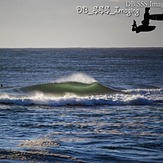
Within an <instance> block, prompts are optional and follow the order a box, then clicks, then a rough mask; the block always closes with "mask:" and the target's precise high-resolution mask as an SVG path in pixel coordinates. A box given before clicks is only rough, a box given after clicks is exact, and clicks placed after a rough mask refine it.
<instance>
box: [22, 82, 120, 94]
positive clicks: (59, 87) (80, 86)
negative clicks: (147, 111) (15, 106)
mask: <svg viewBox="0 0 163 163" xmlns="http://www.w3.org/2000/svg"><path fill="white" fill-rule="evenodd" d="M20 90H21V91H23V92H27V93H36V92H41V93H44V94H52V95H54V96H64V95H66V94H67V93H70V94H75V95H78V96H90V95H103V94H112V93H120V91H117V90H114V89H112V88H107V87H105V86H103V85H101V84H99V83H98V82H94V83H91V84H88V83H80V82H62V83H48V84H40V85H33V86H29V87H23V88H20Z"/></svg>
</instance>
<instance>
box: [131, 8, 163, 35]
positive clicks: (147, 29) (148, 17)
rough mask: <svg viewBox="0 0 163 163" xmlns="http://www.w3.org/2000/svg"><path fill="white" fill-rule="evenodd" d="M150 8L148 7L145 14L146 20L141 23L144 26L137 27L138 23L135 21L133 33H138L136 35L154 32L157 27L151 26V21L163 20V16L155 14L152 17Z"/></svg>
mask: <svg viewBox="0 0 163 163" xmlns="http://www.w3.org/2000/svg"><path fill="white" fill-rule="evenodd" d="M149 10H150V8H149V7H147V8H145V14H144V20H143V21H142V22H141V23H142V25H140V26H137V24H136V21H135V20H134V22H133V25H132V31H136V33H139V32H150V31H153V30H154V29H155V28H156V26H149V24H150V23H149V21H150V20H157V21H158V20H163V14H154V15H150V14H149Z"/></svg>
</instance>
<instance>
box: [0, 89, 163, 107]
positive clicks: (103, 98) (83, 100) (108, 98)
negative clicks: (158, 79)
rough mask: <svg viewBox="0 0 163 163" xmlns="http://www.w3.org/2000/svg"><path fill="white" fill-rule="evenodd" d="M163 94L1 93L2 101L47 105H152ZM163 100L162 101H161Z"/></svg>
mask: <svg viewBox="0 0 163 163" xmlns="http://www.w3.org/2000/svg"><path fill="white" fill-rule="evenodd" d="M161 97H162V96H160V95H159V96H156V95H148V96H147V95H142V94H107V95H92V96H84V97H79V96H77V95H74V94H66V95H65V96H63V97H55V96H50V95H49V96H47V95H44V94H43V93H39V92H37V93H36V94H33V95H28V96H17V95H15V96H13V95H12V96H11V95H7V94H3V95H2V94H1V95H0V103H5V104H16V105H47V106H66V105H70V106H75V105H81V106H94V105H150V104H154V103H157V101H159V102H160V101H161V99H162V98H161ZM161 102H162V101H161Z"/></svg>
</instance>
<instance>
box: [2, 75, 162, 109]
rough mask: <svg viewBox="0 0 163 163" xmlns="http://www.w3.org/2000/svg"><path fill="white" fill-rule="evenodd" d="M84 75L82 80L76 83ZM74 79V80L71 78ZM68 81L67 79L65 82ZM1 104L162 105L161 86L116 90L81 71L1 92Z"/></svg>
mask: <svg viewBox="0 0 163 163" xmlns="http://www.w3.org/2000/svg"><path fill="white" fill-rule="evenodd" d="M81 78H83V81H81V82H79V81H80V80H81ZM72 79H74V81H73V80H72ZM68 80H70V81H68ZM0 103H1V104H8V105H10V104H15V105H47V106H66V105H69V106H94V105H153V104H154V105H155V104H156V105H160V104H161V105H162V103H163V89H162V88H154V89H128V90H123V91H121V90H115V89H113V88H109V87H106V86H103V85H101V84H100V83H98V82H97V81H96V80H95V79H93V78H91V77H89V76H86V75H84V74H77V76H76V77H75V75H71V76H69V77H68V78H66V77H65V78H62V79H61V80H58V81H55V83H47V84H39V85H32V86H27V87H22V88H19V89H12V91H11V90H10V91H5V90H4V91H3V90H1V93H0Z"/></svg>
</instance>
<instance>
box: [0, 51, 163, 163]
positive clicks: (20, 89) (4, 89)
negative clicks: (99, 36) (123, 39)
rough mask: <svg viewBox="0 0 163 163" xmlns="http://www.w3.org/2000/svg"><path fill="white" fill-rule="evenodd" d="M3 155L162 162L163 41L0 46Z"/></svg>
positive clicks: (47, 159) (0, 141)
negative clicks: (137, 44) (100, 45)
mask: <svg viewBox="0 0 163 163" xmlns="http://www.w3.org/2000/svg"><path fill="white" fill-rule="evenodd" d="M0 84H2V85H1V87H0V162H4V163H10V162H11V163H17V162H18V163H19V162H57V163H58V162H66V163H67V162H84V163H89V162H91V163H92V162H95V163H103V162H104V163H105V162H109V163H117V162H121V163H123V162H135V163H136V162H147V163H161V162H163V48H118V49H116V48H68V49H67V48H64V49H0Z"/></svg>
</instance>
